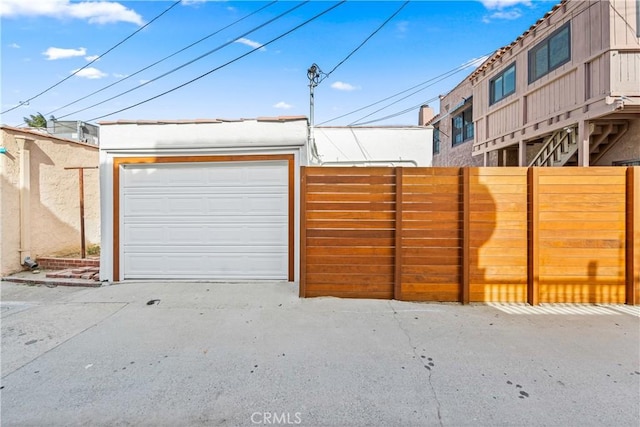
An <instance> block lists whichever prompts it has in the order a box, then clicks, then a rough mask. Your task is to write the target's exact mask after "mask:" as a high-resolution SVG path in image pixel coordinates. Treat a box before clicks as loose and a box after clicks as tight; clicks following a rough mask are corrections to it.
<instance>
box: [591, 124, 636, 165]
mask: <svg viewBox="0 0 640 427" xmlns="http://www.w3.org/2000/svg"><path fill="white" fill-rule="evenodd" d="M637 159H640V119H636V120H629V129H628V130H627V133H625V134H624V135H623V136H622V138H621V139H620V141H618V142H617V143H616V144H615V145H614V146H613V147H611V149H610V150H609V151H607V153H606V154H605V155H604V156H602V158H601V159H600V160H599V161H598V163H597V165H596V166H611V164H612V163H613V162H616V161H621V160H637Z"/></svg>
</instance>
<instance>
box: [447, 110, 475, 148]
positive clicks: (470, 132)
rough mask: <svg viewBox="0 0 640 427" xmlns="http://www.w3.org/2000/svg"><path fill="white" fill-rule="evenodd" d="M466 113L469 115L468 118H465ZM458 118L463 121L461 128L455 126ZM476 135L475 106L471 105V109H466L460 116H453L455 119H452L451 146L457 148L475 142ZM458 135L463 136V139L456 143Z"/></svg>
mask: <svg viewBox="0 0 640 427" xmlns="http://www.w3.org/2000/svg"><path fill="white" fill-rule="evenodd" d="M466 113H468V117H465V116H466ZM458 118H459V119H460V120H461V121H462V122H461V127H458V126H456V124H455V122H456V119H458ZM465 119H467V120H465ZM474 134H475V132H474V128H473V106H471V105H470V106H469V107H467V108H465V109H464V110H462V111H460V112H459V113H458V114H456V115H455V116H453V118H452V119H451V146H452V147H455V146H458V145H461V144H464V143H465V142H468V141H469V140H473V137H474ZM458 135H462V139H461V140H460V141H456V137H457V136H458Z"/></svg>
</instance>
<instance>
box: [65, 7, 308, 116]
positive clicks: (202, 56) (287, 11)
mask: <svg viewBox="0 0 640 427" xmlns="http://www.w3.org/2000/svg"><path fill="white" fill-rule="evenodd" d="M309 1H310V0H306V1H304V2H302V3H299V4H297V5H295V6H294V7H292V8H290V9H288V10H286V11H284V12H283V13H281V14H280V15H278V16H276V17H274V18H271V19H269V20H268V21H266V22H263V23H262V24H260V25H258V26H257V27H254V28H252V29H251V30H249V31H246V32H244V33H243V34H241V35H239V36H238V37H236V38H234V39H232V40H229V41H228V42H226V43H223V44H221V45H219V46H217V47H216V48H214V49H212V50H210V51H208V52H205V53H203V54H202V55H200V56H198V57H196V58H194V59H192V60H190V61H187V62H185V63H183V64H181V65H179V66H177V67H175V68H173V69H172V70H169V71H167V72H166V73H163V74H161V75H159V76H157V77H154V78H153V79H151V80H148V81H146V82H144V83H141V84H139V85H138V86H135V87H133V88H131V89H128V90H126V91H124V92H120V93H119V94H117V95H114V96H112V97H110V98H107V99H103V100H102V101H99V102H96V103H95V104H92V105H89V106H88V107H85V108H81V109H80V110H76V111H74V112H71V113H68V114H65V115H64V116H60V117H58V118H59V119H61V118H64V117H68V116H71V115H73V114H78V113H81V112H83V111H86V110H88V109H90V108H93V107H97V106H99V105H102V104H104V103H106V102H109V101H112V100H114V99H116V98H119V97H121V96H123V95H127V94H129V93H131V92H134V91H136V90H138V89H140V88H142V87H144V86H146V85H148V84H151V83H153V82H155V81H158V80H160V79H162V78H164V77H166V76H168V75H170V74H173V73H175V72H176V71H178V70H181V69H183V68H184V67H186V66H188V65H191V64H193V63H194V62H197V61H199V60H201V59H203V58H205V57H207V56H209V55H211V54H212V53H215V52H217V51H219V50H221V49H222V48H225V47H227V46H229V45H231V44H233V43H235V42H236V41H237V40H239V39H241V38H243V37H246V36H248V35H249V34H251V33H253V32H255V31H258V30H259V29H261V28H263V27H265V26H267V25H269V24H271V23H272V22H274V21H277V20H278V19H280V18H282V17H283V16H285V15H288V14H289V13H291V12H293V11H294V10H296V9H298V8H300V7H302V6H304V5H305V4H307V3H309ZM263 46H264V45H262V46H259V47H258V48H257V49H261V48H262V47H263Z"/></svg>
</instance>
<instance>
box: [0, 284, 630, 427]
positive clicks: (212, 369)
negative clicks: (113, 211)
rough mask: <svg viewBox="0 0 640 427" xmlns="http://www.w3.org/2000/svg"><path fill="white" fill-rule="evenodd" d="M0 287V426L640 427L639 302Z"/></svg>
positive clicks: (207, 288) (208, 288) (287, 288)
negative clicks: (525, 302)
mask: <svg viewBox="0 0 640 427" xmlns="http://www.w3.org/2000/svg"><path fill="white" fill-rule="evenodd" d="M0 287H1V289H0V290H1V296H2V300H1V301H2V303H1V306H2V383H1V385H0V387H2V389H1V394H2V398H1V403H2V406H1V420H2V425H3V426H22V425H33V426H42V425H47V426H53V425H91V426H102V425H104V426H111V425H141V426H145V425H148V426H164V425H166V426H192V425H243V426H252V425H283V424H284V425H286V424H289V425H308V426H325V425H336V426H351V425H354V426H403V425H406V426H430V425H435V426H438V425H439V426H479V425H480V426H484V425H486V426H494V425H505V426H506V425H514V426H522V425H532V426H537V425H540V426H542V425H547V426H560V425H562V426H568V425H575V426H596V425H605V426H613V425H615V426H637V425H638V424H639V423H640V366H639V364H640V354H639V352H640V321H639V317H638V315H639V314H640V311H639V310H638V308H636V307H629V306H587V305H554V306H542V307H527V306H518V305H496V306H490V305H470V306H461V305H454V304H423V303H407V302H398V301H376V300H340V299H334V298H317V299H299V298H298V297H297V289H296V287H295V286H294V285H290V284H286V283H259V284H256V283H253V284H251V283H249V284H213V283H127V284H120V285H113V286H107V287H102V288H93V289H79V288H63V287H57V288H47V287H46V286H27V285H20V284H13V283H9V282H2V284H1V285H0ZM152 300H157V301H154V302H153V303H150V301H152Z"/></svg>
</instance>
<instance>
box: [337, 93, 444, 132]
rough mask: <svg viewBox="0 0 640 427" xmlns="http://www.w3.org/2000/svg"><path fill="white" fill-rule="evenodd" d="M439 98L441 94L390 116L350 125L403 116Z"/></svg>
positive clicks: (367, 123)
mask: <svg viewBox="0 0 640 427" xmlns="http://www.w3.org/2000/svg"><path fill="white" fill-rule="evenodd" d="M439 98H440V97H439V96H436V97H433V98H431V99H427V100H426V101H422V102H421V103H420V104H418V105H414V106H411V107H409V108H406V109H404V110H402V111H398V112H397V113H393V114H390V115H388V116H384V117H380V118H379V119H374V120H369V121H368V122H361V123H355V124H350V125H349V126H364V125H369V124H371V123H376V122H381V121H383V120H387V119H392V118H394V117H398V116H401V115H403V114H406V113H408V112H409V111H412V110H415V109H416V108H418V107H420V106H422V105H425V104H428V103H430V102H433V101H436V100H438V99H439Z"/></svg>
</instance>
